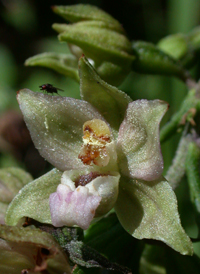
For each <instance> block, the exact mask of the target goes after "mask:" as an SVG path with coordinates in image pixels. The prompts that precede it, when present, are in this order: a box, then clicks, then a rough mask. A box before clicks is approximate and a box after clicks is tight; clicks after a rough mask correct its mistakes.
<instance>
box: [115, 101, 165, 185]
mask: <svg viewBox="0 0 200 274" xmlns="http://www.w3.org/2000/svg"><path fill="white" fill-rule="evenodd" d="M167 109H168V104H167V103H166V102H164V101H160V100H153V101H148V100H137V101H134V102H132V103H130V104H129V105H128V109H127V112H126V116H125V118H124V120H123V122H122V124H121V126H120V129H119V135H118V140H117V150H118V156H119V167H120V168H121V172H122V173H123V174H125V176H129V177H132V178H136V179H141V180H146V181H152V180H156V179H157V178H159V177H160V176H161V174H162V171H163V159H162V154H161V150H160V140H159V124H160V121H161V119H162V117H163V115H164V113H165V112H166V110H167Z"/></svg>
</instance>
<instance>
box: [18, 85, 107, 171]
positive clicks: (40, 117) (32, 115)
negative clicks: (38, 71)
mask: <svg viewBox="0 0 200 274" xmlns="http://www.w3.org/2000/svg"><path fill="white" fill-rule="evenodd" d="M17 99H18V102H19V105H20V108H21V111H22V113H23V115H24V120H25V122H26V125H27V127H28V129H29V131H30V133H31V137H32V140H33V142H34V144H35V146H36V148H37V149H38V150H39V152H40V154H41V155H42V156H43V157H44V158H45V159H47V160H48V161H49V162H50V163H51V164H52V165H54V166H55V167H57V168H58V169H59V170H63V171H65V170H68V169H78V168H84V167H85V166H84V165H83V163H82V162H81V161H80V160H79V159H78V155H79V153H80V149H81V146H82V135H83V128H82V127H83V124H84V123H85V122H86V121H89V120H92V119H94V118H97V119H101V120H104V119H103V117H102V116H101V115H100V114H99V113H98V111H97V110H96V109H94V108H93V107H92V106H91V105H90V104H89V103H88V102H85V101H83V100H77V99H73V98H68V97H61V96H52V95H46V94H42V93H37V92H33V91H31V90H28V89H23V90H20V91H19V93H18V96H17Z"/></svg>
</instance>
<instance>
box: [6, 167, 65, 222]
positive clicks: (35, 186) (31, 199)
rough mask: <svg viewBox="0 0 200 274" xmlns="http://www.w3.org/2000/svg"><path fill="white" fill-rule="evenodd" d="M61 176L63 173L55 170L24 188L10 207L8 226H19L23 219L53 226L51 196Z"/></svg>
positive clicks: (7, 213) (7, 214)
mask: <svg viewBox="0 0 200 274" xmlns="http://www.w3.org/2000/svg"><path fill="white" fill-rule="evenodd" d="M61 175H62V172H61V171H59V170H57V169H53V170H52V171H50V172H48V173H46V174H45V175H43V176H42V177H40V178H38V179H36V180H34V181H32V182H30V183H29V184H27V185H26V186H25V187H24V188H22V189H21V191H20V192H19V193H18V195H16V196H15V198H14V199H13V200H12V202H11V203H10V205H9V207H8V210H7V212H6V224H7V225H11V226H14V225H17V224H18V222H19V221H20V219H21V218H23V217H29V218H32V219H34V220H36V221H38V222H41V223H47V224H51V215H50V208H49V195H50V194H51V193H53V192H55V191H56V188H57V186H58V184H59V183H60V180H61Z"/></svg>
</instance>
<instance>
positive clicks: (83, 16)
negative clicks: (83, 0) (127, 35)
mask: <svg viewBox="0 0 200 274" xmlns="http://www.w3.org/2000/svg"><path fill="white" fill-rule="evenodd" d="M52 9H53V11H54V12H55V13H57V14H58V15H60V16H61V17H63V18H64V19H65V20H67V21H69V22H72V23H76V22H79V21H101V22H103V23H104V24H106V26H107V28H108V29H113V30H115V31H118V32H122V33H123V32H124V29H123V27H122V26H121V24H120V23H119V22H118V21H117V20H115V19H114V18H113V17H112V16H111V15H109V14H108V13H106V12H105V11H103V10H101V9H99V8H97V7H96V6H92V5H84V4H78V5H71V6H53V7H52Z"/></svg>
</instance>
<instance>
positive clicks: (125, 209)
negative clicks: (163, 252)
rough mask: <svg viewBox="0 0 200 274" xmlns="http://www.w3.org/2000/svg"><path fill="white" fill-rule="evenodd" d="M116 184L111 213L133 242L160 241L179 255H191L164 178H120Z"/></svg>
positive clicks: (187, 240) (173, 196)
mask: <svg viewBox="0 0 200 274" xmlns="http://www.w3.org/2000/svg"><path fill="white" fill-rule="evenodd" d="M120 184H121V186H120V189H119V196H118V200H117V203H116V205H115V210H116V213H117V216H118V218H119V221H120V222H121V224H122V226H123V227H124V229H125V230H126V231H127V232H128V233H130V234H131V235H132V236H133V237H136V238H137V239H145V238H146V239H154V240H160V241H162V242H164V243H166V244H167V245H168V246H170V247H171V248H173V249H174V250H176V251H178V252H180V253H181V254H183V255H192V253H193V249H192V242H191V241H190V238H189V237H188V236H187V235H186V233H185V231H184V230H183V228H182V226H181V223H180V218H179V214H178V209H177V200H176V196H175V194H174V192H173V190H172V188H171V187H170V185H169V184H168V182H167V181H165V179H164V178H160V179H159V180H156V181H152V182H145V181H139V180H130V179H128V178H124V179H123V178H122V180H121V182H120Z"/></svg>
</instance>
